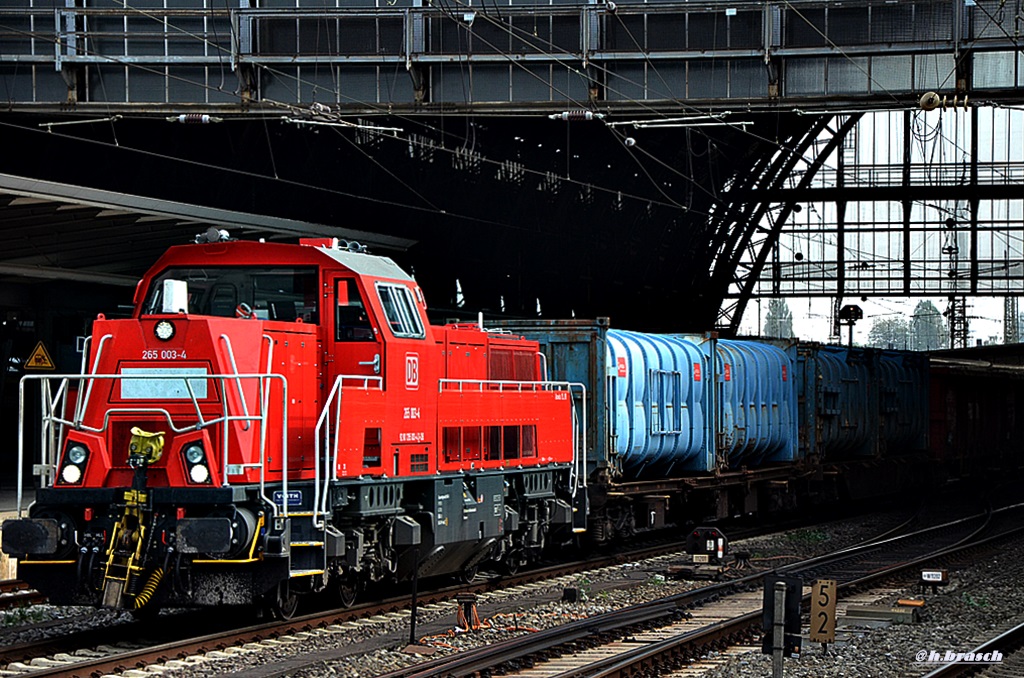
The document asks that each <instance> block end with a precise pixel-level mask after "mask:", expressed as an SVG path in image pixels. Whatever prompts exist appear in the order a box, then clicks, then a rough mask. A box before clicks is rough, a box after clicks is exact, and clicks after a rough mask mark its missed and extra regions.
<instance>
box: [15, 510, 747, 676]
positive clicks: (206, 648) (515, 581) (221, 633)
mask: <svg viewBox="0 0 1024 678" xmlns="http://www.w3.org/2000/svg"><path fill="white" fill-rule="evenodd" d="M750 533H751V534H755V533H760V531H755V530H751V531H750ZM683 546H684V545H683V544H682V543H679V542H669V543H662V544H656V545H651V546H646V547H642V548H639V549H636V550H634V551H631V552H628V553H627V552H623V553H617V554H613V555H607V556H601V557H594V558H588V559H584V560H581V561H577V562H574V563H569V564H561V565H554V566H550V567H541V568H537V569H534V570H530V571H528V572H523V573H520V574H517V575H515V576H492V577H484V576H480V577H478V578H477V581H475V582H474V583H472V584H469V585H465V584H463V585H458V586H447V587H443V588H440V589H437V590H435V591H430V592H420V593H419V595H418V597H419V604H420V605H421V606H427V605H430V604H433V603H437V602H441V601H450V600H452V599H453V598H454V597H455V596H456V595H458V594H462V593H477V594H480V593H485V592H488V591H494V590H497V589H499V588H511V587H515V586H524V585H529V584H532V583H536V582H541V581H545V580H549V579H553V578H556V577H561V576H566V575H571V574H578V573H582V572H587V571H590V570H593V569H598V568H601V567H607V566H610V565H615V564H619V563H622V562H628V561H631V560H635V559H644V558H652V557H656V556H658V555H662V554H666V553H672V552H678V551H679V550H681V549H682V548H683ZM409 602H410V597H409V595H408V593H403V594H402V595H398V596H393V597H388V598H387V599H384V600H382V601H379V602H374V603H366V604H362V605H356V606H354V607H352V608H349V609H343V610H330V611H325V612H318V613H314V614H308V615H303V616H300V617H296V618H293V619H292V620H289V621H285V622H272V623H266V624H257V625H253V626H248V627H245V628H237V622H235V623H232V624H231V626H232V628H225V629H217V630H213V631H210V632H207V633H204V632H203V630H200V629H209V628H211V627H213V626H216V625H217V620H214V619H209V618H207V617H208V615H203V614H197V613H186V614H185V615H180V616H179V615H175V616H173V617H166V616H161V617H158V618H157V619H154V620H149V621H148V622H139V623H135V624H125V625H123V626H119V627H118V631H117V632H116V633H112V629H110V628H107V629H90V630H88V631H82V632H76V633H71V634H67V635H62V636H60V637H57V638H53V639H49V640H43V641H38V642H33V643H25V644H20V645H16V646H11V647H3V648H0V666H2V667H6V669H7V670H13V671H22V672H25V673H28V672H31V674H32V675H33V676H93V675H101V674H106V673H112V672H117V671H122V670H125V669H129V668H135V667H139V666H145V665H146V664H150V663H154V662H160V661H166V660H169V659H174V658H176V657H188V656H191V655H196V654H204V653H206V652H225V651H226V652H231V651H233V650H231V648H234V647H237V646H239V645H242V644H245V643H251V642H275V641H276V639H277V638H281V637H285V636H289V637H290V636H293V635H294V634H304V633H310V632H313V631H316V630H318V629H319V630H325V629H331V628H332V627H334V628H337V627H339V625H342V624H345V623H346V622H352V621H353V620H357V619H364V618H369V617H374V616H380V615H388V614H394V613H398V612H402V611H405V610H407V609H408V608H409ZM165 627H166V628H165ZM197 632H198V633H204V634H203V635H201V636H199V637H195V636H196V633H197ZM183 635H187V636H188V637H182V636H183ZM152 637H160V638H170V640H168V641H167V642H162V643H160V644H158V645H153V643H152V642H146V641H145V640H143V639H144V638H152ZM112 638H119V639H120V642H119V643H118V644H116V645H115V644H112V642H111V639H112ZM140 644H144V645H146V646H145V647H141V648H140V647H137V646H138V645H140ZM133 646H135V647H133Z"/></svg>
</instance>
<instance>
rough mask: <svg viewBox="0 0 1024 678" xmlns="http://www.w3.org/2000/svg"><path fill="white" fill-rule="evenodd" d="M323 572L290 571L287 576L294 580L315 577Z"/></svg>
mask: <svg viewBox="0 0 1024 678" xmlns="http://www.w3.org/2000/svg"><path fill="white" fill-rule="evenodd" d="M324 572H325V571H324V570H292V571H291V572H290V573H289V574H288V576H289V577H291V578H292V579H294V578H295V577H315V576H316V575H318V574H323V573H324Z"/></svg>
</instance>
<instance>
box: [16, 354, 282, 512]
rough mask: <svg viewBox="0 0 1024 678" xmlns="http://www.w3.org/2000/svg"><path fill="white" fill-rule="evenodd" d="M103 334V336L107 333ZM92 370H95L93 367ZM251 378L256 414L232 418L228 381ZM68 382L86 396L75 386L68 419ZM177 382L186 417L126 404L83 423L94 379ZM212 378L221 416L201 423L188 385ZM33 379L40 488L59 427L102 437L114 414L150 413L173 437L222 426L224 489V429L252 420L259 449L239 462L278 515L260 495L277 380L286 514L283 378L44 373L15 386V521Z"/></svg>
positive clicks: (47, 480) (52, 466)
mask: <svg viewBox="0 0 1024 678" xmlns="http://www.w3.org/2000/svg"><path fill="white" fill-rule="evenodd" d="M108 336H109V335H108ZM94 368H95V366H94ZM250 379H255V380H257V381H258V384H259V392H260V393H261V395H262V396H263V397H262V398H260V399H259V400H258V402H259V403H260V404H261V405H262V406H263V407H262V411H258V412H253V413H249V411H248V408H245V412H244V413H243V414H241V415H238V414H233V413H232V407H231V405H230V404H229V403H228V396H227V393H228V389H227V388H225V386H226V384H227V382H228V381H232V382H234V383H235V384H236V385H237V387H238V388H239V392H240V393H241V387H242V381H243V380H250ZM72 380H75V381H77V382H79V384H81V385H85V384H86V382H88V385H87V386H85V390H86V392H87V395H86V397H85V398H84V399H83V398H82V397H81V394H82V387H81V386H80V388H79V391H78V397H77V400H76V411H75V412H73V413H72V417H71V419H68V418H66V416H67V415H66V414H65V403H66V401H67V399H68V391H69V384H70V382H71V381H72ZM101 380H102V381H117V382H123V381H132V380H135V381H139V380H147V381H182V382H184V383H185V387H186V390H187V391H188V394H189V397H188V399H187V401H188V402H190V403H191V404H192V408H193V411H192V412H191V413H190V414H188V415H172V414H171V413H170V411H169V410H168V409H167V408H166V407H145V406H131V407H124V406H118V405H111V404H109V403H105V408H106V409H104V411H103V413H102V415H103V416H102V420H101V421H102V423H100V424H98V425H87V424H85V421H84V420H85V414H86V411H85V409H84V408H85V407H86V406H87V405H88V403H89V401H90V399H91V391H92V389H93V387H94V386H95V383H96V382H97V381H101ZM205 380H213V381H216V382H219V383H220V388H219V390H220V392H221V393H223V394H224V397H223V398H222V399H221V416H219V417H216V418H214V419H204V415H203V412H202V407H201V405H200V403H199V400H198V398H197V397H196V394H195V390H194V389H193V387H192V382H193V381H205ZM32 381H38V382H40V408H41V410H42V416H41V426H40V435H41V439H40V445H41V448H40V461H41V462H42V464H41V466H43V467H46V469H47V472H46V474H45V476H44V478H43V486H44V487H49V486H50V485H51V484H52V483H53V482H54V479H53V477H52V476H53V474H54V472H55V471H56V463H57V460H58V458H59V453H60V447H61V445H62V444H63V442H64V440H65V438H66V434H65V432H64V427H69V426H73V427H74V428H75V429H76V430H81V431H87V432H89V433H97V434H99V433H103V432H104V431H107V430H108V429H109V427H110V425H111V420H112V418H113V417H115V416H123V415H133V414H150V415H153V414H156V415H158V416H160V417H162V418H163V419H164V420H166V422H167V425H168V426H169V427H170V429H171V430H172V431H173V432H174V433H176V434H181V433H186V432H191V431H195V430H199V429H201V428H204V427H209V426H214V425H217V424H221V425H222V432H223V436H222V440H221V446H222V457H221V473H222V474H223V476H222V486H223V487H227V486H230V484H231V483H230V482H229V481H228V440H229V430H228V427H229V425H230V424H231V423H232V422H240V423H241V424H242V430H249V428H250V426H251V422H253V421H255V422H257V423H258V424H259V426H260V429H261V430H260V445H259V463H257V464H245V466H247V467H252V468H255V467H258V468H259V469H260V478H259V486H260V496H261V497H262V498H263V499H264V501H265V502H266V503H267V504H269V505H270V506H271V511H272V513H273V515H274V516H277V515H278V507H277V504H275V503H274V502H273V501H272V500H271V499H270V498H269V497H267V495H266V474H267V463H266V458H267V448H266V435H267V432H268V427H267V421H268V416H269V410H270V391H271V383H272V382H273V381H278V382H280V384H281V417H282V418H281V426H282V429H281V455H282V473H281V477H282V480H281V486H282V490H283V492H284V497H285V499H284V506H283V507H282V510H283V514H284V515H285V516H287V515H288V507H287V496H288V495H287V492H288V381H287V379H286V378H285V376H284V375H283V374H273V373H253V374H242V373H239V372H237V371H235V372H234V373H230V374H216V373H215V374H204V375H201V376H197V375H196V374H194V373H191V372H190V373H182V372H173V371H169V372H166V373H163V374H152V373H147V374H96V373H95V372H94V373H92V374H57V375H54V374H47V375H25V376H23V377H22V378H21V380H20V382H19V387H18V389H19V394H18V481H17V505H18V506H17V511H18V515H19V517H20V516H21V515H22V512H23V502H24V479H23V477H24V469H25V454H26V451H25V430H26V425H25V415H26V403H25V389H26V386H27V384H28V383H29V382H32ZM54 382H56V383H58V384H59V386H58V387H57V389H56V394H53V392H52V386H51V385H52V384H53V383H54ZM183 416H187V417H190V418H191V417H194V418H195V420H196V421H195V423H192V424H183V423H182V424H179V423H178V421H180V419H181V417H183Z"/></svg>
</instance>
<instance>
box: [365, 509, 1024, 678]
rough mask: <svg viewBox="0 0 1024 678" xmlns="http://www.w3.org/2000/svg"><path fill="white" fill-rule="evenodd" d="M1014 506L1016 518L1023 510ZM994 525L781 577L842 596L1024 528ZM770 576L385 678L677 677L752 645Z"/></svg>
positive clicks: (867, 547)
mask: <svg viewBox="0 0 1024 678" xmlns="http://www.w3.org/2000/svg"><path fill="white" fill-rule="evenodd" d="M1016 508H1017V509H1018V510H1017V511H1015V513H1014V515H1015V516H1016V515H1018V514H1019V508H1020V507H1016ZM1003 517H1004V518H1005V517H1006V516H1003ZM999 522H1011V521H1008V520H1007V521H999ZM992 527H993V525H992V522H991V521H990V520H988V519H984V518H981V517H979V516H975V517H972V518H969V519H964V520H961V521H954V522H951V523H947V524H945V525H941V526H937V527H934V528H929V529H927V530H920V531H917V532H913V533H910V534H907V535H903V536H900V537H890V538H886V539H883V540H880V541H877V542H873V543H868V544H863V545H860V546H857V547H852V548H850V549H845V550H842V551H840V552H837V553H835V554H830V555H828V556H822V557H819V558H813V559H810V560H807V561H804V562H800V563H795V564H793V565H790V566H787V567H785V568H780V569H779V571H780V572H784V573H785V574H792V575H798V576H802V577H805V578H808V577H825V576H828V577H829V578H836V579H838V580H839V582H840V584H839V590H840V591H841V592H849V591H851V590H854V589H856V588H858V587H864V586H869V585H871V584H875V583H877V582H880V581H883V580H885V579H887V578H889V577H891V576H893V575H895V574H897V573H900V572H904V571H907V570H909V569H911V568H915V567H919V566H921V565H923V564H925V563H928V562H932V561H934V560H936V559H942V558H951V557H953V556H955V555H957V554H959V553H963V552H965V551H968V550H971V549H977V548H981V547H983V546H985V545H986V544H992V543H995V542H996V541H997V540H1002V539H1007V538H1009V537H1011V536H1015V535H1020V534H1022V533H1024V527H1018V526H1017V525H1016V524H1014V525H1013V526H1012V527H1006V529H1004V530H1002V531H997V533H996V534H995V535H993V536H989V537H986V538H982V537H981V536H980V535H981V532H982V531H985V530H990V529H991V528H992ZM883 553H884V554H887V555H883ZM883 561H887V562H883ZM764 576H765V574H764V573H759V574H754V575H749V576H747V577H743V578H741V579H737V580H734V581H731V582H727V583H723V584H716V585H712V586H708V587H704V588H701V589H697V590H695V591H690V592H687V593H683V594H677V595H675V596H671V597H669V598H665V599H663V600H661V601H658V602H657V603H654V604H645V605H640V606H634V607H631V608H625V609H622V610H617V611H614V612H611V613H608V614H605V615H600V616H597V617H590V618H588V619H584V620H580V621H578V622H573V623H570V624H566V625H563V626H560V627H557V628H553V629H549V630H547V631H542V632H540V633H534V634H530V635H529V636H523V637H517V638H513V639H511V640H508V641H506V642H504V643H498V644H495V645H490V646H488V647H485V648H480V649H479V650H474V651H469V652H463V653H461V654H459V655H455V656H453V657H445V658H442V659H437V660H434V661H431V662H426V663H423V664H420V665H418V666H416V667H412V668H409V669H402V670H398V671H394V672H392V673H389V674H386V675H385V676H383V677H382V678H429V677H430V676H437V675H444V676H450V677H451V678H459V677H462V676H473V675H477V674H479V673H480V672H483V671H486V670H489V669H491V668H495V667H498V666H500V667H501V668H500V669H499V670H500V671H502V672H503V673H504V674H506V675H520V676H526V677H529V678H553V677H557V678H596V677H602V678H604V677H611V676H628V675H637V672H638V671H640V670H641V669H644V670H648V671H652V672H653V671H655V669H652V667H658V669H659V670H670V669H673V668H677V667H679V666H682V665H685V664H686V663H687V662H689V661H690V660H692V659H694V658H696V657H699V656H700V655H701V654H702V653H704V651H705V649H706V648H709V647H722V646H723V645H724V646H733V645H746V646H749V644H750V643H751V641H752V640H753V639H754V638H755V637H756V636H757V634H758V633H759V629H760V625H761V615H762V612H761V602H762V599H763V598H762V596H763V594H762V590H761V587H762V585H763V578H764ZM808 598H809V594H808V595H805V596H804V600H805V602H806V601H807V600H808ZM552 656H554V657H557V659H556V660H554V661H553V662H552V661H551V660H549V659H547V657H552ZM1017 675H1020V674H1017Z"/></svg>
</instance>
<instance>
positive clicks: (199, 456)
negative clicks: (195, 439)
mask: <svg viewBox="0 0 1024 678" xmlns="http://www.w3.org/2000/svg"><path fill="white" fill-rule="evenodd" d="M205 456H206V455H205V454H203V448H202V447H201V446H199V445H189V446H188V447H186V448H185V461H187V462H188V463H190V464H198V463H199V462H201V461H202V460H203V458H204V457H205Z"/></svg>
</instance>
